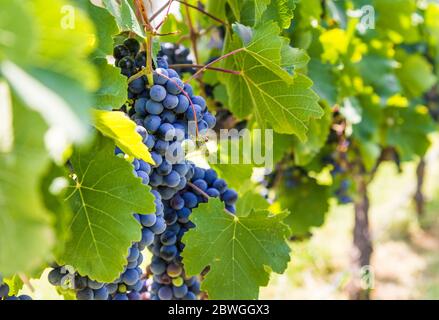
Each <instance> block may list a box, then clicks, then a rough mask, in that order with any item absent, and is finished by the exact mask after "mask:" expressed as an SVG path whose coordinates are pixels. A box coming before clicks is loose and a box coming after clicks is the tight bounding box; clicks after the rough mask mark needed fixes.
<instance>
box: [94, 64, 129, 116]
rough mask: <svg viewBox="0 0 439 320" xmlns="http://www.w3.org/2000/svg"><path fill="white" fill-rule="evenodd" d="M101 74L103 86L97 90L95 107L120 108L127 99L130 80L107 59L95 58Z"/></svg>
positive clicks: (105, 108) (104, 108)
mask: <svg viewBox="0 0 439 320" xmlns="http://www.w3.org/2000/svg"><path fill="white" fill-rule="evenodd" d="M94 62H95V64H96V66H97V67H98V70H99V73H100V75H101V79H102V83H101V88H100V89H99V90H98V91H97V92H96V94H95V97H96V102H95V108H97V109H103V110H112V109H118V108H120V107H121V106H122V105H123V104H124V103H125V102H126V101H127V92H128V82H127V80H126V78H125V77H124V76H123V75H122V74H121V73H120V70H119V69H118V68H115V67H114V66H112V65H110V64H108V63H107V60H105V59H95V60H94Z"/></svg>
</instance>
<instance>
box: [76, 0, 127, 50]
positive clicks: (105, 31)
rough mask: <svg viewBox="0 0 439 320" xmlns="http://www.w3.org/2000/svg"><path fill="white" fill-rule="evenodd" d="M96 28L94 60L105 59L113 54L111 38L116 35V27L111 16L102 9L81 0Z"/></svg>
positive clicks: (85, 0) (86, 0)
mask: <svg viewBox="0 0 439 320" xmlns="http://www.w3.org/2000/svg"><path fill="white" fill-rule="evenodd" d="M82 2H84V6H85V8H86V10H87V12H88V15H89V17H90V18H91V19H92V20H93V22H94V25H95V27H96V41H97V45H96V50H95V52H94V53H93V55H92V56H93V57H94V58H105V57H106V56H107V55H112V54H113V36H114V35H116V34H117V33H118V30H119V29H118V27H117V24H116V22H115V21H114V18H113V16H112V15H111V14H110V13H109V12H108V11H107V10H105V9H104V8H99V7H97V6H94V5H93V4H92V3H91V2H90V0H82Z"/></svg>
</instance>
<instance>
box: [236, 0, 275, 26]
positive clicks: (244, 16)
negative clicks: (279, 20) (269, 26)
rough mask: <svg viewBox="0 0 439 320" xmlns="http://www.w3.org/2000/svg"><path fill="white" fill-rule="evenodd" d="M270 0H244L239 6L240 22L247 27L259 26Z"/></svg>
mask: <svg viewBox="0 0 439 320" xmlns="http://www.w3.org/2000/svg"><path fill="white" fill-rule="evenodd" d="M269 4H270V0H244V1H242V5H241V13H240V21H241V22H242V23H243V24H245V25H248V26H255V25H257V24H259V23H260V22H261V21H263V19H262V15H263V14H264V12H265V10H266V9H267V7H268V5H269Z"/></svg>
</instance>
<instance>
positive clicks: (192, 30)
mask: <svg viewBox="0 0 439 320" xmlns="http://www.w3.org/2000/svg"><path fill="white" fill-rule="evenodd" d="M184 4H187V2H186V0H184ZM185 10H186V19H187V24H188V26H189V34H190V39H191V43H192V50H193V52H194V56H195V62H196V63H197V64H198V62H199V61H200V60H199V55H198V44H197V40H198V32H197V31H196V30H195V27H194V25H193V23H192V17H191V13H190V11H189V7H188V6H185Z"/></svg>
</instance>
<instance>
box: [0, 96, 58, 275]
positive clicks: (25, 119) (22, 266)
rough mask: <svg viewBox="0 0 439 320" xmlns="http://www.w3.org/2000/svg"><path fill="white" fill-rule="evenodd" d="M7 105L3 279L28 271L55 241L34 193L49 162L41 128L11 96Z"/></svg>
mask: <svg viewBox="0 0 439 320" xmlns="http://www.w3.org/2000/svg"><path fill="white" fill-rule="evenodd" d="M2 101H4V100H2ZM11 104H13V105H14V108H13V109H10V110H9V111H10V112H11V113H10V114H9V115H8V114H7V113H5V112H4V105H2V107H1V108H2V117H4V116H6V117H8V116H9V117H12V119H11V121H12V125H13V126H12V128H13V131H12V132H9V134H8V136H9V138H10V139H11V141H10V142H11V143H8V145H10V146H11V149H8V150H4V149H3V150H1V151H0V211H1V216H2V219H0V248H1V250H0V270H1V273H2V274H3V275H4V276H6V277H8V276H11V275H13V274H15V273H17V272H29V273H30V272H33V271H34V270H35V269H36V268H38V267H39V266H40V264H41V263H43V262H44V260H45V259H47V258H49V257H50V250H51V248H52V246H53V244H54V240H55V238H54V233H53V231H52V229H51V224H52V220H51V216H50V214H49V212H48V211H47V210H46V208H45V207H44V203H43V202H42V199H41V198H40V197H39V194H38V193H37V192H35V190H39V187H40V178H41V176H42V175H43V174H44V173H45V170H46V169H47V167H48V164H49V156H48V154H47V152H46V150H45V148H44V142H43V133H44V131H45V130H46V126H45V125H44V122H43V121H42V120H41V117H39V115H38V114H37V113H35V112H33V111H29V110H26V109H25V107H24V106H23V105H22V104H21V103H20V101H18V100H17V99H16V98H13V100H12V101H11ZM6 108H7V106H6ZM6 112H8V110H6ZM21 128H27V129H25V130H22V129H21ZM28 128H32V130H28ZM29 155H32V158H31V159H32V161H30V158H29ZM23 197H25V198H23ZM24 199H25V201H23V200H24ZM30 208H31V209H30Z"/></svg>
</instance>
